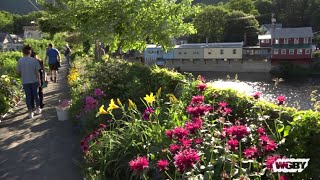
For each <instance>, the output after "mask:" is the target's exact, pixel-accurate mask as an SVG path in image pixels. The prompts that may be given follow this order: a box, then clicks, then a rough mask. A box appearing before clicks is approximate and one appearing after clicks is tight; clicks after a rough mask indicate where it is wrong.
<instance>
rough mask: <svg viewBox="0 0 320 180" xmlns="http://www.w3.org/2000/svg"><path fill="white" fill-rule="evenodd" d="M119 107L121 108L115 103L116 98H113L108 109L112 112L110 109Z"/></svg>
mask: <svg viewBox="0 0 320 180" xmlns="http://www.w3.org/2000/svg"><path fill="white" fill-rule="evenodd" d="M118 108H119V106H117V105H116V104H115V103H114V100H113V99H111V100H110V103H109V107H108V110H107V111H108V112H110V111H112V110H114V109H118Z"/></svg>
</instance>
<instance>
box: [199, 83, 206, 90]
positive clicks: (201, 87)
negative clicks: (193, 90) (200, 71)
mask: <svg viewBox="0 0 320 180" xmlns="http://www.w3.org/2000/svg"><path fill="white" fill-rule="evenodd" d="M206 89H207V84H204V83H200V84H198V90H199V91H204V90H206Z"/></svg>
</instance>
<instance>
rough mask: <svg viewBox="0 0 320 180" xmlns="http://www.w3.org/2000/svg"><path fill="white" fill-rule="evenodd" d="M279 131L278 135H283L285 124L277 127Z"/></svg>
mask: <svg viewBox="0 0 320 180" xmlns="http://www.w3.org/2000/svg"><path fill="white" fill-rule="evenodd" d="M277 130H278V133H281V132H282V131H283V130H284V125H283V124H278V125H277Z"/></svg>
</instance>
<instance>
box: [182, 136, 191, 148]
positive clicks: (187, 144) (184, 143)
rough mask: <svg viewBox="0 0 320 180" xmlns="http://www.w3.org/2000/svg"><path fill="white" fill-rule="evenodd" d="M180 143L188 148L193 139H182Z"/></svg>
mask: <svg viewBox="0 0 320 180" xmlns="http://www.w3.org/2000/svg"><path fill="white" fill-rule="evenodd" d="M180 143H181V144H182V146H183V147H185V148H188V147H190V146H191V143H192V141H191V140H190V139H185V138H183V139H180Z"/></svg>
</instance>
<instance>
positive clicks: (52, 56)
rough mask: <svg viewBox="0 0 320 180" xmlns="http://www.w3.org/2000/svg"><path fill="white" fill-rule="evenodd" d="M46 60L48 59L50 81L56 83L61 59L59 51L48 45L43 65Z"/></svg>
mask: <svg viewBox="0 0 320 180" xmlns="http://www.w3.org/2000/svg"><path fill="white" fill-rule="evenodd" d="M47 59H49V61H48V63H49V68H50V79H51V81H54V82H57V70H58V68H59V66H60V62H61V58H60V53H59V51H58V50H57V49H56V48H53V45H52V44H49V45H48V49H47V53H46V58H45V63H46V61H47Z"/></svg>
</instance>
